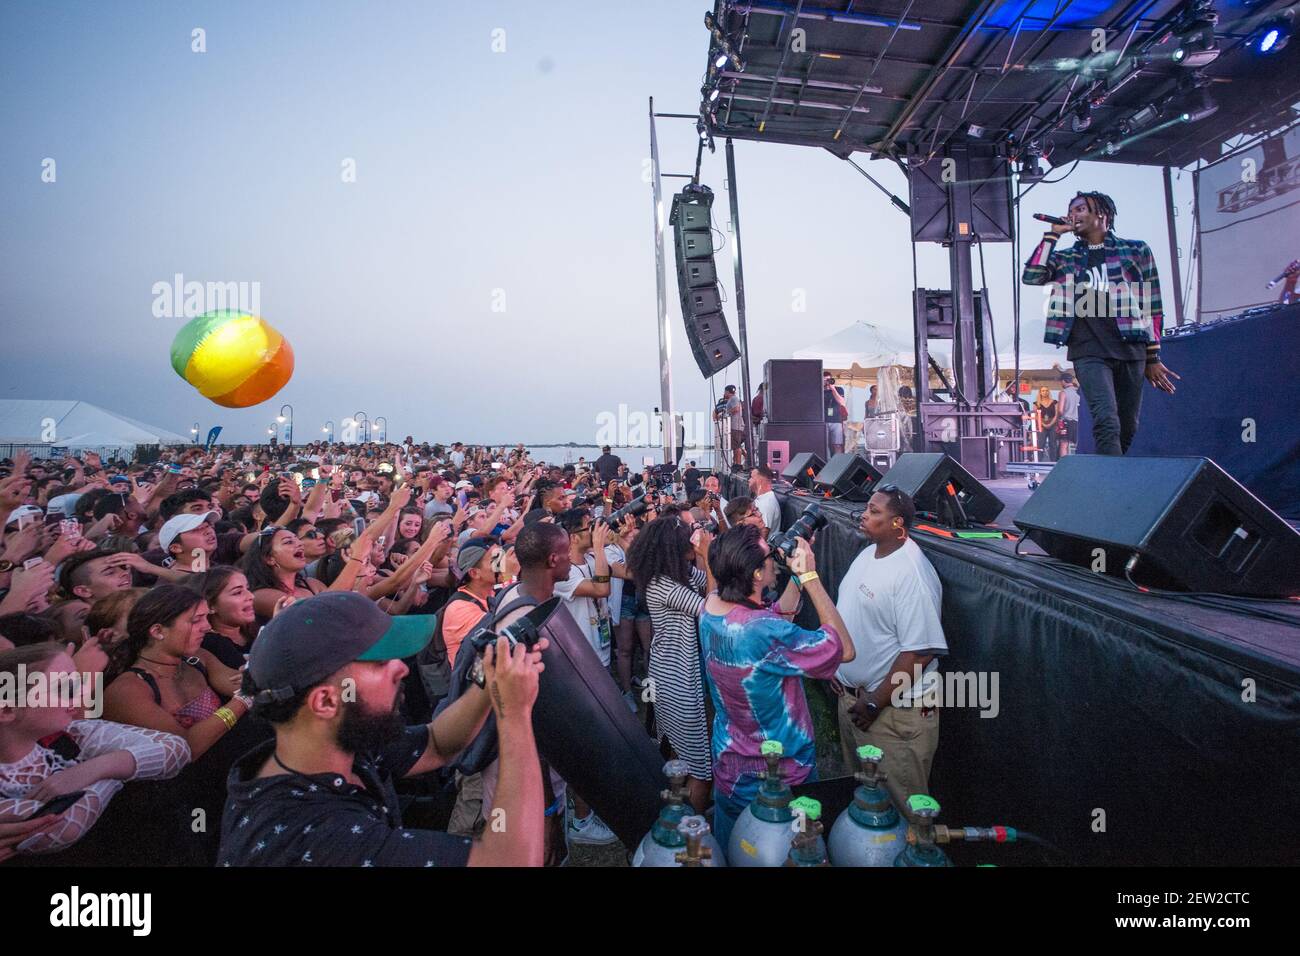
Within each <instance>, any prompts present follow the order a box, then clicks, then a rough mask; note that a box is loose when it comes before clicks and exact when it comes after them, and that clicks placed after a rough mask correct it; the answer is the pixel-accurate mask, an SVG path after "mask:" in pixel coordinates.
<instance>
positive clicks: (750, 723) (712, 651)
mask: <svg viewBox="0 0 1300 956" xmlns="http://www.w3.org/2000/svg"><path fill="white" fill-rule="evenodd" d="M700 647H701V650H702V651H703V654H704V666H705V671H706V673H707V674H708V676H709V693H710V694H711V695H712V697H713V706H714V709H715V710H716V712H717V713H716V715H715V716H714V719H713V783H714V786H715V787H717V788H718V789H719V790H720V791H721V792H722V793H724V794H726V795H727V796H732V797H735V798H737V799H740V800H749V799H752V797H753V796H754V794H755V793H756V792H757V789H758V783H759V780H758V776H757V775H758V774H760V773H762V772H763V771H764V770H765V769H767V763H766V762H765V761H764V760H763V756H762V754H761V753H760V748H761V747H762V745H763V741H764V740H779V741H780V742H781V746H782V747H783V748H784V752H785V756H784V757H782V758H781V769H782V771H783V772H784V773H785V779H786V781H787V782H788V783H802V782H803V781H804V780H806V779H808V775H809V773H811V772H812V769H813V766H814V764H815V762H816V747H815V745H814V737H813V725H812V716H811V715H810V714H809V712H808V700H807V698H806V697H804V693H803V684H802V683H801V682H800V678H802V677H805V676H807V677H816V678H822V679H829V678H831V677H833V676H834V675H835V669H836V668H837V667H838V666H839V665H840V659H841V656H842V654H843V651H842V646H841V644H840V638H839V635H838V634H837V633H836V632H835V630H834V628H831V627H829V626H827V627H823V628H821V629H820V630H816V631H808V630H805V629H804V628H802V627H799V626H798V625H796V624H795V623H794V622H792V621H787V620H786V619H785V618H783V617H781V616H780V615H779V614H777V613H776V611H774V610H772V609H771V608H767V609H764V610H761V611H756V610H753V609H751V608H746V607H736V608H733V609H732V610H731V611H730V612H728V613H727V615H726V616H725V617H721V616H719V615H717V614H709V613H707V612H706V613H704V614H702V615H701V616H700Z"/></svg>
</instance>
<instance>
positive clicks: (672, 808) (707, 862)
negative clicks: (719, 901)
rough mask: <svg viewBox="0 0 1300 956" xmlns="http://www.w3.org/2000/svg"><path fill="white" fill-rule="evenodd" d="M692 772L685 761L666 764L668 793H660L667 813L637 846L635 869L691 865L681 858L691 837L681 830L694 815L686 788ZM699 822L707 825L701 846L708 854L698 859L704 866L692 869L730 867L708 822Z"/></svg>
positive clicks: (673, 761)
mask: <svg viewBox="0 0 1300 956" xmlns="http://www.w3.org/2000/svg"><path fill="white" fill-rule="evenodd" d="M689 770H690V768H689V767H688V766H687V764H686V761H685V760H670V761H668V762H667V763H666V764H664V776H666V777H667V778H668V789H667V790H664V791H662V792H661V793H660V796H662V797H663V800H664V805H663V809H661V810H660V811H659V819H657V820H656V821H655V825H654V826H653V827H651V828H650V832H649V833H647V834H646V835H645V839H643V840H642V841H641V843H640V845H638V846H637V848H636V853H634V854H633V855H632V865H633V866H685V865H687V864H684V863H682V862H681V861H680V860H679V854H680V853H681V852H682V851H683V850H685V849H686V848H687V837H686V833H685V832H684V831H682V829H681V824H682V823H683V822H684V821H685V820H686V819H687V816H688V814H689V813H690V811H689V810H688V809H687V807H686V798H687V796H688V794H689V792H690V791H689V790H688V789H687V787H686V775H687V773H689ZM699 819H700V822H701V823H705V827H704V832H703V834H702V835H701V837H700V842H701V845H702V846H703V847H704V848H705V849H706V850H707V851H708V852H707V853H705V854H703V855H701V854H699V853H697V854H696V855H695V856H696V858H698V859H701V860H703V862H701V863H694V864H691V865H696V866H726V865H727V857H726V855H725V854H724V853H723V852H722V848H721V847H720V846H718V841H717V839H716V838H715V837H714V836H713V834H712V833H710V832H709V829H708V824H707V822H705V821H704V818H703V817H701V818H699ZM688 829H690V830H691V832H692V833H694V832H695V827H694V825H692V827H691V828H688Z"/></svg>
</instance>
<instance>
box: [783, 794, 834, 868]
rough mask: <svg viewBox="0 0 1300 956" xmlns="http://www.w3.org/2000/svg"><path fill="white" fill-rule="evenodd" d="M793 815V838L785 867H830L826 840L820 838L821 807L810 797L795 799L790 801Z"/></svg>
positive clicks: (819, 803)
mask: <svg viewBox="0 0 1300 956" xmlns="http://www.w3.org/2000/svg"><path fill="white" fill-rule="evenodd" d="M790 810H791V812H792V813H793V814H794V828H795V832H794V837H793V839H792V840H791V841H790V852H789V853H788V854H787V855H786V858H785V865H786V866H830V865H831V861H830V860H828V859H827V858H826V840H825V839H824V838H823V837H822V805H821V802H820V801H818V800H814V799H813V798H812V797H796V798H795V799H793V800H791V801H790Z"/></svg>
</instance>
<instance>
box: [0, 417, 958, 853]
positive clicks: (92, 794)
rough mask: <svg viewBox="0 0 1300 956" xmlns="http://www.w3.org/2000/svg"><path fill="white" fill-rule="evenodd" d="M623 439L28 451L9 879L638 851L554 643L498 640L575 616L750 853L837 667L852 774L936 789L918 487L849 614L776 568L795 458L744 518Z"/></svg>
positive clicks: (11, 741) (928, 601)
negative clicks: (771, 791)
mask: <svg viewBox="0 0 1300 956" xmlns="http://www.w3.org/2000/svg"><path fill="white" fill-rule="evenodd" d="M603 452H604V453H603V454H602V455H601V457H600V458H598V459H597V460H596V461H595V462H593V463H592V464H591V465H590V466H588V465H587V463H586V462H580V463H578V464H577V465H566V466H558V465H547V464H544V463H539V462H535V461H533V460H532V459H531V457H530V456H529V455H528V454H527V453H526V452H525V450H524V449H523V447H522V446H518V447H516V448H514V449H507V448H496V449H493V448H483V447H470V446H465V445H464V444H461V443H456V444H454V445H452V446H450V447H443V446H440V445H430V444H417V443H415V442H414V441H413V440H412V439H410V438H408V439H407V440H406V441H405V442H403V443H401V444H382V445H381V444H366V445H337V444H327V443H316V444H312V445H308V446H303V447H297V448H288V447H285V446H271V447H265V446H262V447H235V448H220V449H214V450H206V449H204V448H201V447H199V446H190V447H179V448H172V449H166V450H163V451H162V452H161V454H160V455H159V456H158V457H157V459H156V460H153V461H122V460H103V459H101V458H100V456H98V455H96V454H95V453H93V452H86V453H84V454H81V455H79V456H72V457H68V458H65V459H63V460H53V459H44V460H32V459H30V458H28V457H27V456H26V455H24V454H19V455H17V456H16V457H15V458H14V459H12V460H5V461H0V526H3V529H4V533H3V538H2V539H0V861H7V862H8V863H10V864H23V863H26V864H37V863H42V862H52V863H57V864H61V865H67V864H80V863H99V864H103V863H131V862H140V861H151V862H167V863H173V864H192V865H214V864H216V865H223V866H250V865H361V866H364V865H374V866H380V865H419V866H442V865H465V864H468V865H543V864H559V863H562V862H563V861H564V859H565V856H566V853H567V849H568V848H569V847H571V846H572V845H574V844H613V843H615V842H617V837H616V836H615V835H614V834H613V832H612V831H611V829H610V828H609V827H608V826H607V825H606V824H605V823H604V821H602V820H601V818H600V816H599V814H598V812H597V809H596V808H593V807H592V806H590V805H589V804H588V803H586V802H585V800H584V796H583V794H582V793H580V792H577V791H576V788H574V787H570V786H568V785H567V784H566V782H565V781H564V780H563V779H562V778H561V777H560V776H559V775H558V774H557V773H556V772H555V771H554V769H553V768H551V767H550V766H549V765H548V764H547V762H546V754H545V752H544V748H543V749H542V751H541V752H539V747H538V742H537V740H536V739H535V738H534V735H533V727H532V719H531V713H532V707H533V703H534V701H535V700H536V697H537V694H538V686H539V675H540V673H541V672H542V670H544V668H545V658H546V654H545V651H546V649H547V643H546V641H545V639H543V640H542V641H540V642H539V643H537V644H535V645H534V646H532V647H531V648H530V647H527V646H526V645H525V644H523V643H519V644H514V645H512V644H511V643H510V642H508V641H506V640H505V639H504V638H501V639H497V638H496V637H495V634H496V632H498V631H501V630H503V629H505V628H508V627H509V626H510V625H511V624H512V623H513V622H514V621H515V620H516V619H517V618H518V617H520V616H521V615H524V614H526V613H528V612H529V611H530V610H531V609H532V608H535V607H537V606H538V605H540V604H543V603H545V602H547V601H549V600H552V599H559V602H560V606H561V607H562V609H563V613H566V614H568V615H570V616H571V617H572V619H573V621H574V623H575V624H576V625H577V628H578V630H579V631H580V632H581V634H582V635H583V636H584V637H585V639H586V642H587V644H588V645H589V646H590V650H591V655H592V657H591V661H592V666H593V667H595V668H596V669H597V670H603V671H604V672H605V673H606V674H607V675H608V678H609V680H610V681H612V682H613V683H614V684H615V685H616V686H617V687H618V689H619V691H620V692H621V693H622V695H623V700H624V703H625V704H626V706H627V708H628V709H629V710H630V711H632V712H633V713H635V714H637V716H638V719H639V720H641V721H642V723H643V724H644V726H645V727H646V730H647V733H649V734H651V735H652V736H653V738H654V739H655V741H656V742H657V743H658V744H659V745H660V747H661V749H662V750H663V752H664V753H665V754H666V755H672V756H675V757H678V758H680V759H682V760H684V761H686V763H687V766H688V768H689V774H690V776H689V778H688V789H689V800H690V803H691V804H692V805H693V806H694V807H695V808H696V809H697V810H699V811H700V812H702V813H706V814H708V815H709V816H710V818H711V820H712V824H713V826H714V828H715V830H716V831H717V834H718V836H719V838H720V839H721V840H723V841H724V844H725V839H726V834H727V833H728V832H729V830H730V827H731V824H732V823H733V822H734V821H735V819H736V817H737V816H738V814H739V813H740V812H741V811H742V810H743V809H744V807H745V805H746V804H747V803H748V802H749V800H750V799H752V798H753V796H754V794H755V792H756V790H757V787H758V784H759V782H760V779H761V778H760V775H761V773H762V772H763V770H764V769H765V766H766V763H765V759H764V757H763V755H762V753H761V752H760V748H761V745H762V744H763V742H764V741H765V740H775V741H779V742H780V743H781V744H782V746H783V748H784V749H783V753H784V756H783V758H782V768H783V770H784V772H785V774H786V776H787V779H789V780H790V781H791V782H794V783H798V782H802V781H804V780H806V779H808V778H809V777H810V776H812V775H813V774H815V772H816V754H815V746H814V744H815V734H814V728H813V722H812V718H811V716H810V712H809V707H808V702H807V699H806V697H805V691H804V684H803V681H804V680H805V679H807V680H814V681H825V682H826V685H827V687H828V689H829V690H830V691H832V692H833V693H834V695H835V696H836V697H837V698H838V699H839V701H840V713H839V723H840V734H841V737H842V743H843V745H844V752H845V755H846V757H848V758H850V768H851V767H852V766H853V761H852V753H853V749H854V748H855V747H856V746H857V745H859V744H861V743H863V742H870V743H874V744H876V745H877V746H880V747H882V749H884V751H885V753H886V758H885V762H884V764H883V766H884V769H885V772H886V773H887V774H891V775H893V777H894V778H895V780H896V782H897V784H898V786H899V787H900V789H901V790H902V791H904V792H924V791H925V790H926V787H927V780H926V778H927V775H928V772H929V762H930V759H931V757H932V756H933V752H934V747H935V745H936V744H937V735H938V713H937V709H936V708H935V707H933V706H931V705H930V704H929V703H927V702H926V701H925V700H924V699H923V695H922V691H923V690H924V686H923V685H924V683H925V681H924V680H923V681H921V682H916V681H914V680H913V675H914V673H915V674H920V673H922V672H924V673H925V674H926V675H932V674H933V673H934V668H935V667H936V666H937V657H938V656H939V655H942V654H943V653H944V652H945V650H946V645H945V643H944V638H943V633H942V629H941V627H940V625H939V616H938V615H939V602H940V589H939V582H938V578H937V577H936V576H935V575H934V572H933V569H931V568H930V567H929V564H928V562H927V561H926V559H925V557H924V556H923V555H922V554H921V552H920V550H919V549H918V548H917V547H916V545H915V544H914V543H912V542H911V541H910V538H909V528H910V525H911V521H912V518H913V510H912V505H911V502H910V500H909V499H908V498H907V496H906V495H905V494H904V493H902V492H901V491H899V490H898V489H895V488H885V489H881V490H880V491H879V492H878V493H877V494H876V495H875V496H873V498H872V499H871V501H870V502H869V504H868V506H867V508H866V509H865V510H864V513H863V516H862V525H861V530H862V531H863V533H864V535H865V536H866V538H867V539H868V542H869V544H868V546H867V547H866V548H865V549H864V550H863V551H862V552H861V553H860V554H859V556H858V557H857V559H856V560H855V562H854V563H853V566H852V567H851V568H850V570H849V572H848V576H847V577H846V579H845V580H846V581H847V582H850V583H849V584H847V585H844V584H842V585H841V587H840V589H839V598H838V601H832V600H831V598H830V596H829V593H828V592H827V590H826V588H825V587H824V586H823V584H822V582H821V581H820V579H819V577H818V575H817V571H816V559H815V557H814V554H813V550H812V547H811V545H810V543H809V542H808V541H805V540H803V539H802V538H800V539H798V540H797V541H796V542H795V544H794V545H792V546H790V547H788V548H786V549H785V550H780V551H774V550H773V544H772V540H773V539H772V533H773V532H777V531H779V530H780V528H781V524H782V520H781V507H780V502H779V500H778V498H777V496H776V494H775V492H774V491H773V485H774V483H775V481H776V476H775V475H774V474H772V473H771V472H770V471H768V470H767V469H765V468H763V467H758V468H755V469H753V470H752V471H751V472H750V474H749V487H748V489H747V490H748V492H749V493H748V494H747V495H743V496H741V495H736V496H734V497H732V498H731V499H730V500H728V499H727V498H725V497H724V496H723V493H722V492H723V488H722V486H721V484H720V482H719V477H718V476H717V475H715V474H707V473H704V472H701V471H700V470H699V469H697V468H695V467H694V462H691V463H689V465H688V466H687V467H686V468H685V469H684V471H682V472H676V473H672V474H664V473H662V472H659V471H655V470H650V469H647V470H645V471H643V472H641V473H639V474H638V473H630V472H629V469H628V468H627V466H626V465H624V464H623V463H622V462H621V461H620V460H619V459H618V458H617V456H615V455H613V454H611V453H610V450H609V449H608V448H606V449H604V450H603ZM557 613H558V612H557ZM801 615H802V616H801ZM796 618H798V619H799V620H800V621H803V622H804V624H807V625H810V626H801V624H799V623H796ZM584 653H585V651H584ZM927 679H928V678H927ZM6 688H10V689H15V688H16V689H17V693H16V694H14V693H10V694H8V695H6V692H5V689H6ZM37 688H39V689H40V692H39V693H37V692H36V689H37ZM899 688H902V691H901V693H900V691H899ZM580 732H581V730H580V729H575V733H580ZM593 759H595V757H593ZM497 819H505V820H509V821H511V822H510V825H509V826H502V827H498V826H495V825H493V823H494V821H496V820H497ZM627 849H629V850H630V849H632V848H631V847H628V848H627Z"/></svg>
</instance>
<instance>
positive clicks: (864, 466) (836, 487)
mask: <svg viewBox="0 0 1300 956" xmlns="http://www.w3.org/2000/svg"><path fill="white" fill-rule="evenodd" d="M880 478H881V474H880V472H878V471H877V470H876V469H875V468H873V467H872V465H871V462H870V461H868V460H867V459H866V458H864V457H862V456H861V455H859V454H857V453H855V452H847V451H846V452H841V453H840V454H838V455H836V456H835V457H834V458H832V459H831V460H830V461H828V462H827V463H826V467H825V468H823V469H822V470H821V471H820V472H819V473H818V474H817V478H816V479H815V480H814V482H813V485H814V486H815V487H816V489H817V490H818V491H823V492H828V493H830V494H831V495H833V496H834V497H836V498H842V499H844V500H845V501H866V500H867V499H868V498H870V497H871V489H872V488H873V487H874V486H875V485H876V483H877V482H878V481H880Z"/></svg>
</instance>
